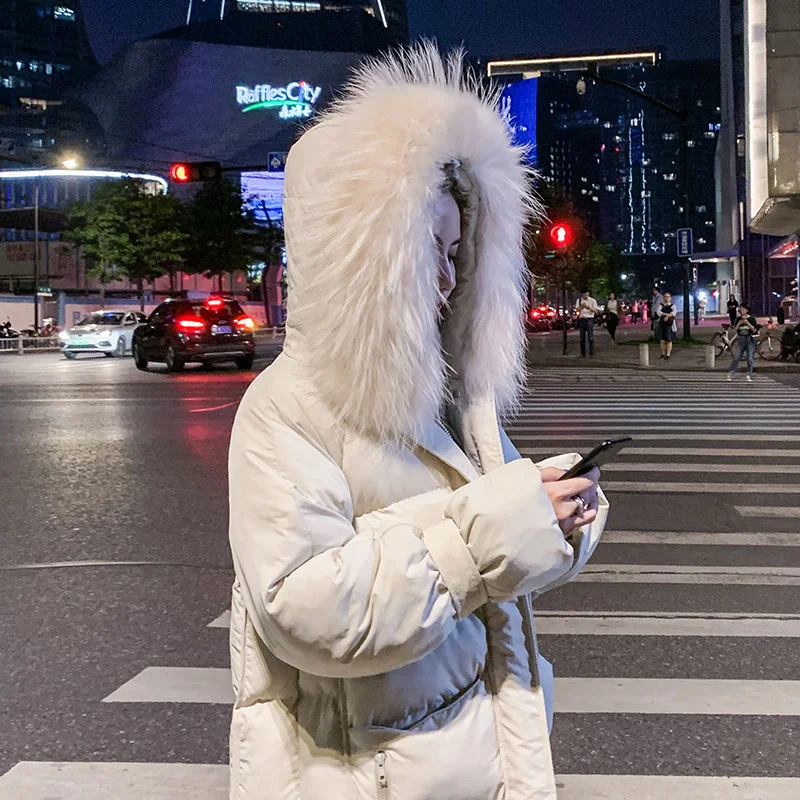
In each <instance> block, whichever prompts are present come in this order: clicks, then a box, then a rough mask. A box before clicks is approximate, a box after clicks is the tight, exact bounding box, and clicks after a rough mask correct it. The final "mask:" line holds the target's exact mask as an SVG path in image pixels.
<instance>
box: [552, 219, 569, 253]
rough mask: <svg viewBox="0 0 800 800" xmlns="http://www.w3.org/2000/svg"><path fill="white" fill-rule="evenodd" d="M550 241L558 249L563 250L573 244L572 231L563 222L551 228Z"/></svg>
mask: <svg viewBox="0 0 800 800" xmlns="http://www.w3.org/2000/svg"><path fill="white" fill-rule="evenodd" d="M550 243H551V244H552V246H553V247H554V248H555V249H556V250H563V249H565V248H567V247H569V246H570V245H571V244H572V231H571V230H570V228H569V227H568V226H567V225H563V224H561V223H559V224H556V225H553V227H552V228H550Z"/></svg>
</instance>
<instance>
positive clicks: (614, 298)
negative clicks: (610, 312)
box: [608, 292, 617, 300]
mask: <svg viewBox="0 0 800 800" xmlns="http://www.w3.org/2000/svg"><path fill="white" fill-rule="evenodd" d="M608 299H609V300H616V299H617V296H616V295H615V294H614V292H611V294H610V295H609V296H608Z"/></svg>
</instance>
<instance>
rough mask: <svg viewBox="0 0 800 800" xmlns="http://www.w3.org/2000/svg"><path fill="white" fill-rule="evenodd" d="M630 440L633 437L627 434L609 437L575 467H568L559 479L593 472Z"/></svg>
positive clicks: (563, 479)
mask: <svg viewBox="0 0 800 800" xmlns="http://www.w3.org/2000/svg"><path fill="white" fill-rule="evenodd" d="M630 441H631V437H630V436H625V437H624V438H622V439H609V440H608V441H605V442H602V443H601V444H599V445H597V447H595V448H594V450H592V452H591V453H589V454H588V455H585V456H584V457H583V458H582V459H581V460H580V461H579V462H578V463H577V464H575V466H574V467H572V468H571V469H568V470H567V471H566V472H565V473H564V474H563V475H562V476H561V477H560V478H559V480H560V481H566V480H568V479H569V478H579V477H580V476H581V475H585V474H586V473H587V472H591V470H592V469H594V468H595V467H602V466H603V464H605V463H607V462H608V461H610V460H611V459H612V458H613V457H614V456H615V455H616V454H617V453H619V451H620V450H622V448H623V447H625V445H626V444H628V442H630Z"/></svg>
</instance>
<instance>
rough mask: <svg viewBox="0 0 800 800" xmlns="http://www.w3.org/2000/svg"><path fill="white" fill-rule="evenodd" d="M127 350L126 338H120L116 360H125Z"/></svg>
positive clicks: (115, 352) (115, 351)
mask: <svg viewBox="0 0 800 800" xmlns="http://www.w3.org/2000/svg"><path fill="white" fill-rule="evenodd" d="M126 350H127V348H126V347H125V337H124V336H120V337H119V339H117V348H116V350H114V355H115V356H116V358H125V351H126Z"/></svg>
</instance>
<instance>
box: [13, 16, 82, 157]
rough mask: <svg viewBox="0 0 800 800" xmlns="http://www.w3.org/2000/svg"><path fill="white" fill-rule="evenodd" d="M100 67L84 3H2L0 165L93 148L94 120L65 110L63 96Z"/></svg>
mask: <svg viewBox="0 0 800 800" xmlns="http://www.w3.org/2000/svg"><path fill="white" fill-rule="evenodd" d="M96 67H97V64H96V62H95V59H94V56H93V55H92V52H91V49H90V48H89V43H88V39H87V36H86V29H85V26H84V20H83V14H82V10H81V4H80V0H61V2H59V3H57V4H53V3H51V2H44V0H0V165H2V164H3V163H6V164H13V163H21V164H36V165H48V164H53V163H54V160H55V159H57V158H58V157H59V154H60V153H61V152H67V151H69V150H71V149H75V148H79V147H80V148H83V149H85V148H86V146H87V145H90V146H93V145H94V140H95V138H96V134H97V131H96V129H95V128H94V127H93V124H92V120H91V118H90V117H87V116H86V115H85V114H83V113H81V110H80V109H76V108H72V109H69V110H67V109H64V108H63V91H64V88H65V86H67V85H68V84H69V83H70V82H72V81H74V80H76V79H79V78H82V77H85V76H86V75H88V74H90V73H91V72H92V71H93V70H94V69H95V68H96Z"/></svg>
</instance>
